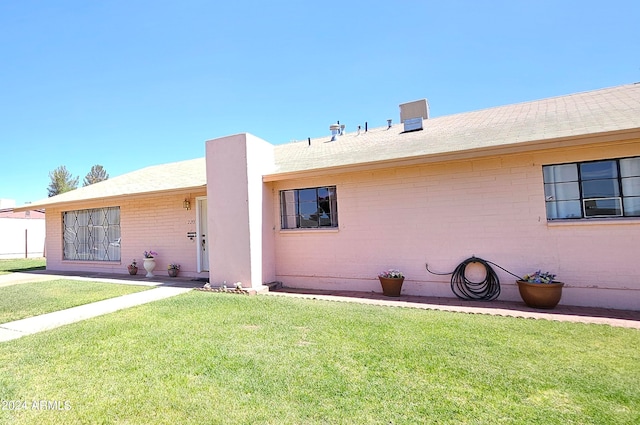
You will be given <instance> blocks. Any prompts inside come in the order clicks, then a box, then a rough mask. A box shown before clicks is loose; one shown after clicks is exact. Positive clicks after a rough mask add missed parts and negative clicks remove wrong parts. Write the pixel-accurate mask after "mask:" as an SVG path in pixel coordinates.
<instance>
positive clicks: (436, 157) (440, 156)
mask: <svg viewBox="0 0 640 425" xmlns="http://www.w3.org/2000/svg"><path fill="white" fill-rule="evenodd" d="M633 139H640V128H633V129H625V130H617V131H609V132H603V133H591V134H587V135H578V136H570V137H558V138H551V139H541V140H528V141H523V142H516V143H509V144H502V145H498V146H480V147H477V148H472V149H464V150H458V151H448V152H437V153H432V154H426V155H417V156H410V157H402V158H393V159H386V160H381V161H371V162H361V163H357V164H345V165H337V166H331V167H322V168H312V169H305V170H293V171H287V172H281V173H277V172H276V173H271V174H266V175H264V176H263V178H262V180H263V182H274V181H278V180H289V179H294V178H303V177H318V176H321V175H327V174H339V173H346V172H357V171H366V170H372V169H380V168H390V167H400V166H403V167H406V166H411V165H418V164H425V163H436V162H448V161H456V160H467V159H473V158H483V157H490V156H496V155H505V154H517V153H526V152H533V151H540V150H547V149H557V148H566V147H574V146H581V145H593V144H597V143H607V142H613V141H620V142H623V141H625V140H633Z"/></svg>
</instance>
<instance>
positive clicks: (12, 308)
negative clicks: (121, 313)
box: [0, 279, 150, 323]
mask: <svg viewBox="0 0 640 425" xmlns="http://www.w3.org/2000/svg"><path fill="white" fill-rule="evenodd" d="M147 289H150V288H149V287H146V286H132V285H117V284H112V283H102V282H85V281H78V280H65V279H60V280H52V281H46V282H33V283H22V284H18V285H11V286H4V287H0V323H7V322H11V321H13V320H19V319H24V318H26V317H31V316H37V315H40V314H44V313H50V312H52V311H58V310H63V309H65V308H70V307H75V306H78V305H82V304H88V303H91V302H95V301H100V300H105V299H107V298H113V297H117V296H120V295H125V294H132V293H134V292H140V291H144V290H147Z"/></svg>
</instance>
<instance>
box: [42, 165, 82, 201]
mask: <svg viewBox="0 0 640 425" xmlns="http://www.w3.org/2000/svg"><path fill="white" fill-rule="evenodd" d="M49 178H50V179H51V183H49V187H48V188H47V191H48V192H49V197H51V196H55V195H59V194H61V193H65V192H68V191H70V190H73V189H75V188H77V187H78V177H73V176H72V175H71V173H70V172H69V171H68V170H67V167H65V166H64V165H61V166H59V167H58V168H56V169H55V170H53V171H50V172H49Z"/></svg>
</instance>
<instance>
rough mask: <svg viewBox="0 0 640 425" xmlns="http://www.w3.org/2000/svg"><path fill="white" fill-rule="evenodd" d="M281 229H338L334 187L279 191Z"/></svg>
mask: <svg viewBox="0 0 640 425" xmlns="http://www.w3.org/2000/svg"><path fill="white" fill-rule="evenodd" d="M280 223H281V228H282V229H317V228H326V227H338V201H337V196H336V187H335V186H323V187H313V188H307V189H292V190H282V191H280Z"/></svg>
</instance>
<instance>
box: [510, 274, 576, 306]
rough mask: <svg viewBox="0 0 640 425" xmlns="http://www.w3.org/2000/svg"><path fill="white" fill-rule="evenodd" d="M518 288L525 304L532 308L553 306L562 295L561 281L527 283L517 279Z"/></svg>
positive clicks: (562, 284)
mask: <svg viewBox="0 0 640 425" xmlns="http://www.w3.org/2000/svg"><path fill="white" fill-rule="evenodd" d="M516 282H518V290H519V291H520V296H521V297H522V300H523V301H524V302H525V304H526V305H528V306H529V307H533V308H554V307H555V306H556V305H558V303H559V302H560V298H561V297H562V287H563V286H564V283H563V282H551V283H529V282H525V281H524V280H518V281H516Z"/></svg>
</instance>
